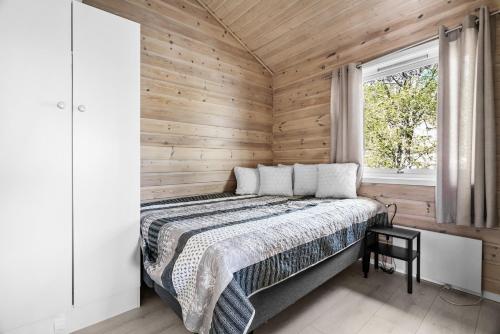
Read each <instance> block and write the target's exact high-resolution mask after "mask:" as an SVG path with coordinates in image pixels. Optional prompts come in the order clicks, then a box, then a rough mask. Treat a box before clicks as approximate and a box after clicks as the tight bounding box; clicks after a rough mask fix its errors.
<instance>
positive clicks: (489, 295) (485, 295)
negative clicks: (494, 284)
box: [483, 291, 500, 303]
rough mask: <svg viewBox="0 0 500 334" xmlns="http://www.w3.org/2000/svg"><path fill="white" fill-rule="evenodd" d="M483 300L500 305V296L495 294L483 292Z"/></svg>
mask: <svg viewBox="0 0 500 334" xmlns="http://www.w3.org/2000/svg"><path fill="white" fill-rule="evenodd" d="M483 298H484V299H489V300H492V301H494V302H497V303H500V295H499V294H496V293H493V292H489V291H483Z"/></svg>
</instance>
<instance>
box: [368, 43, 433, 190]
mask: <svg viewBox="0 0 500 334" xmlns="http://www.w3.org/2000/svg"><path fill="white" fill-rule="evenodd" d="M437 87H438V44H437V42H431V43H426V44H423V45H419V46H417V47H413V48H410V49H406V50H403V51H399V52H396V53H393V54H390V55H388V56H384V57H382V58H379V59H376V60H374V61H371V62H369V63H367V64H364V65H363V90H364V138H365V157H364V160H365V166H364V167H365V172H364V175H363V179H364V181H365V182H385V183H399V184H401V183H403V184H426V185H434V184H435V168H436V148H437V130H436V123H437Z"/></svg>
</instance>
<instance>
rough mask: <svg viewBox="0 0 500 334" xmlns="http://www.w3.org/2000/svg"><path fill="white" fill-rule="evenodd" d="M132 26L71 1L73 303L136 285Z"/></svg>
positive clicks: (135, 49)
mask: <svg viewBox="0 0 500 334" xmlns="http://www.w3.org/2000/svg"><path fill="white" fill-rule="evenodd" d="M139 46H140V33H139V25H138V24H136V23H133V22H131V21H128V20H125V19H123V18H120V17H118V16H115V15H112V14H109V13H106V12H104V11H101V10H98V9H96V8H93V7H90V6H87V5H84V4H81V3H78V2H75V3H74V6H73V94H74V95H73V96H74V106H73V107H74V110H73V135H74V136H73V165H74V168H73V185H74V293H75V305H76V306H79V305H82V304H85V303H87V302H90V301H94V300H97V299H101V298H105V297H107V296H111V295H114V294H118V293H121V292H130V291H131V289H136V288H138V287H139V285H140V271H139V268H140V267H139V210H140V193H139V192H140V184H139V182H140V181H139V178H140V151H139V150H140V148H139V138H140V134H139V119H140V118H139V117H140V116H139V101H140V98H139V96H140V91H139V87H140V86H139V80H140V79H139V70H140V64H139V59H140V56H139V55H140V49H139Z"/></svg>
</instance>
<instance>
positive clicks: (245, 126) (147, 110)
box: [84, 0, 273, 201]
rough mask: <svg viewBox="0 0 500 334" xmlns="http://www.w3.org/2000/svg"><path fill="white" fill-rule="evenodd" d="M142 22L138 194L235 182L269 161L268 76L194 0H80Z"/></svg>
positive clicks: (203, 189)
mask: <svg viewBox="0 0 500 334" xmlns="http://www.w3.org/2000/svg"><path fill="white" fill-rule="evenodd" d="M84 2H85V3H87V4H90V5H92V6H95V7H98V8H101V9H104V10H106V11H108V12H111V13H114V14H117V15H119V16H122V17H125V18H128V19H130V20H133V21H136V22H138V23H140V24H141V35H142V36H141V38H142V40H141V46H142V53H141V100H142V101H141V117H142V118H141V151H142V182H141V186H142V190H141V191H142V192H141V193H142V199H143V200H146V201H147V200H151V199H156V198H165V197H172V196H182V195H190V194H202V193H212V192H221V191H225V190H232V189H233V188H234V185H235V183H234V176H233V175H232V169H233V167H234V166H255V165H256V164H257V163H258V162H259V163H270V162H271V161H272V150H271V140H272V139H271V138H272V123H273V119H272V99H273V96H272V95H273V91H272V78H271V76H270V75H269V74H267V72H266V71H265V70H264V69H263V68H262V66H261V65H260V64H259V63H258V62H257V61H256V60H255V59H254V58H253V57H252V56H251V55H250V54H249V53H247V52H246V51H245V50H244V49H243V47H242V46H241V45H240V44H239V43H238V42H237V41H236V40H235V39H234V38H233V37H232V36H230V34H228V33H227V32H226V31H224V29H223V28H222V27H221V26H220V25H219V24H218V23H217V22H216V21H215V19H213V17H211V16H210V15H209V14H208V13H207V12H206V11H205V10H204V9H202V8H201V7H200V6H199V5H198V4H197V3H196V1H195V0H127V1H124V0H85V1H84Z"/></svg>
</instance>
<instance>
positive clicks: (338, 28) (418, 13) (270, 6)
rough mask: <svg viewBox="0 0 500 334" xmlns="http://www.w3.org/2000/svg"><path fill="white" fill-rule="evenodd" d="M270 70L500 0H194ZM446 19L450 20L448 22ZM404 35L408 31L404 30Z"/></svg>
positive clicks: (498, 3)
mask: <svg viewBox="0 0 500 334" xmlns="http://www.w3.org/2000/svg"><path fill="white" fill-rule="evenodd" d="M198 1H202V2H203V3H204V4H205V5H206V6H208V7H209V8H210V9H211V10H212V12H213V13H214V14H215V16H217V17H218V18H219V19H220V20H221V21H222V22H223V23H224V24H225V25H226V26H228V27H229V29H231V30H232V31H233V32H234V33H235V34H236V35H237V36H238V37H239V38H240V39H241V40H242V41H243V42H244V43H245V44H246V45H247V46H248V48H249V49H250V50H251V51H253V52H254V53H255V54H256V55H257V56H258V57H260V58H261V59H262V60H263V61H264V63H265V64H266V65H267V66H269V67H270V68H271V69H272V70H273V71H274V72H277V71H280V70H282V69H285V68H287V67H289V66H291V64H297V63H300V62H301V61H304V60H306V59H307V58H314V57H320V56H324V57H329V56H332V55H335V53H336V51H337V50H339V49H342V48H345V47H349V46H352V45H360V44H364V43H365V42H366V41H369V40H370V39H374V38H384V36H387V38H390V36H391V33H393V32H394V31H396V30H398V31H400V32H401V31H404V29H405V28H406V27H408V26H413V27H415V26H418V25H422V26H424V25H435V26H436V32H437V26H438V25H439V24H441V23H443V20H444V18H446V19H447V20H448V22H455V21H456V22H458V21H459V20H460V18H461V17H462V16H463V15H464V14H465V13H468V12H472V11H474V10H475V9H477V8H478V7H479V6H480V5H483V4H486V5H488V6H489V7H490V8H491V9H498V8H499V7H500V0H198ZM450 18H454V19H455V20H454V21H453V20H452V21H450ZM407 33H408V34H410V33H411V30H408V32H407Z"/></svg>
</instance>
